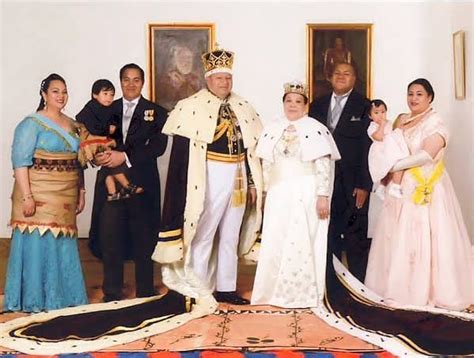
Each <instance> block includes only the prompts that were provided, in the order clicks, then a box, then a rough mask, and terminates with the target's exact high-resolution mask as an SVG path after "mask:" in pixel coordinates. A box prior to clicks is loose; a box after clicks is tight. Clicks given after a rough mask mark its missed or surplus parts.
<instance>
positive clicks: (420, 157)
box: [390, 149, 433, 173]
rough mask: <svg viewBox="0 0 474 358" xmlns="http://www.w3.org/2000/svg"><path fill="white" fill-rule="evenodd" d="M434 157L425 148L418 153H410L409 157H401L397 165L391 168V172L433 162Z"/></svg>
mask: <svg viewBox="0 0 474 358" xmlns="http://www.w3.org/2000/svg"><path fill="white" fill-rule="evenodd" d="M432 162H433V158H431V156H430V155H429V154H428V153H427V152H426V151H424V150H423V149H422V150H420V151H419V152H418V153H416V154H413V155H410V156H409V157H406V158H403V159H400V160H399V161H398V162H396V163H395V165H394V166H393V167H392V169H390V172H391V173H393V172H398V171H400V170H405V169H409V168H415V167H420V166H422V165H425V164H427V163H432Z"/></svg>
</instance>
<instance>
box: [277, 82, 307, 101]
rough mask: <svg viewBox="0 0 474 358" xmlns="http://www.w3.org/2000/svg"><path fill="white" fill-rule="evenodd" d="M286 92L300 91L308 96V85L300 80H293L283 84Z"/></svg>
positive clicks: (299, 92)
mask: <svg viewBox="0 0 474 358" xmlns="http://www.w3.org/2000/svg"><path fill="white" fill-rule="evenodd" d="M283 88H284V89H285V94H287V93H298V94H300V95H302V96H305V97H306V98H308V87H307V86H306V85H305V84H304V83H303V82H300V81H291V82H288V83H285V84H284V85H283Z"/></svg>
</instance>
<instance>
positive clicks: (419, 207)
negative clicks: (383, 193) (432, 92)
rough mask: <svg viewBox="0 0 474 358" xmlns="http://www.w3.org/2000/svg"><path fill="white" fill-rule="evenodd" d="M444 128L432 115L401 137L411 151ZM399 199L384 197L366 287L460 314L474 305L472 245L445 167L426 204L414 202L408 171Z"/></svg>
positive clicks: (428, 169)
mask: <svg viewBox="0 0 474 358" xmlns="http://www.w3.org/2000/svg"><path fill="white" fill-rule="evenodd" d="M435 133H437V134H440V135H441V136H442V137H443V138H444V139H445V141H446V144H448V132H447V129H446V127H445V125H444V123H443V121H442V119H441V117H440V116H439V114H437V113H436V112H434V111H433V112H431V113H429V114H427V115H426V117H425V118H424V119H423V120H422V121H421V122H420V123H419V124H418V125H417V126H415V127H413V128H410V129H406V130H404V132H403V134H404V137H405V141H406V143H407V145H408V148H409V150H410V153H416V152H418V151H419V150H420V149H421V148H422V145H423V141H424V140H425V139H426V138H427V137H429V136H431V135H433V134H435ZM444 153H445V148H443V149H442V150H441V151H440V152H439V153H438V155H437V156H436V158H435V159H434V161H433V163H428V164H425V165H423V166H422V167H421V171H422V173H423V176H424V178H430V177H432V175H433V170H434V169H435V168H436V167H437V165H438V164H439V163H440V162H441V161H442V160H443V157H444ZM438 168H439V167H438ZM401 185H402V191H403V198H402V199H396V198H388V200H387V201H385V202H384V208H383V211H382V212H381V218H380V220H379V223H378V225H377V227H376V230H375V235H374V237H373V242H372V247H371V251H370V255H369V263H368V266H367V276H366V281H365V284H366V285H367V287H369V288H371V289H372V290H373V291H374V292H375V293H377V294H379V295H380V296H382V297H384V298H385V299H386V300H388V301H394V302H396V303H399V304H402V305H415V306H437V307H442V308H447V309H454V310H462V309H464V308H466V307H468V306H469V305H470V304H472V303H473V302H474V297H473V290H472V287H471V286H472V284H473V278H472V275H473V270H472V268H471V264H472V262H471V243H470V240H469V237H468V234H467V230H466V227H465V225H464V221H463V218H462V213H461V209H460V207H459V203H458V200H457V198H456V194H455V192H454V189H453V185H452V183H451V180H450V178H449V175H448V173H447V171H446V169H444V170H443V171H442V174H441V176H440V177H439V179H438V180H437V181H435V183H434V184H433V187H432V188H433V190H432V194H431V197H430V198H429V202H428V203H427V204H417V203H415V202H414V197H413V195H414V192H415V188H416V187H417V186H418V185H419V183H418V181H417V180H416V179H415V176H414V175H413V174H412V173H411V172H410V171H406V172H405V174H404V176H403V180H402V184H401Z"/></svg>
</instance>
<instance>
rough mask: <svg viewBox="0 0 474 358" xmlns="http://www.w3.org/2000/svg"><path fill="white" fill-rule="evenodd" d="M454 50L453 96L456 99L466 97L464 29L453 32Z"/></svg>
mask: <svg viewBox="0 0 474 358" xmlns="http://www.w3.org/2000/svg"><path fill="white" fill-rule="evenodd" d="M453 51H454V96H455V97H456V99H464V98H466V65H465V46H464V31H462V30H460V31H457V32H455V33H454V34H453Z"/></svg>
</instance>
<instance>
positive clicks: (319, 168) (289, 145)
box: [252, 117, 339, 308]
mask: <svg viewBox="0 0 474 358" xmlns="http://www.w3.org/2000/svg"><path fill="white" fill-rule="evenodd" d="M298 122H299V123H298ZM290 125H291V126H293V127H295V130H290V129H288V128H286V129H284V130H283V131H282V133H281V132H279V131H276V132H275V131H273V130H272V129H271V128H270V129H269V130H267V131H265V130H264V134H263V136H262V137H261V139H260V142H259V145H258V146H257V154H258V155H259V156H261V157H263V158H264V159H263V169H264V172H263V173H264V184H265V185H264V186H265V188H266V190H267V196H266V200H265V212H264V218H265V219H264V221H263V231H262V242H261V248H260V254H259V257H258V264H257V272H256V275H255V282H254V286H253V292H252V304H271V305H275V306H279V307H287V308H303V307H317V306H319V305H321V303H322V300H323V296H324V288H325V285H324V280H325V278H324V276H325V271H326V250H327V231H328V220H327V219H326V220H320V219H319V218H318V215H317V212H316V201H317V198H318V196H319V195H322V196H329V194H330V184H329V178H330V168H331V166H330V163H331V159H330V157H331V155H332V156H334V157H338V155H339V154H338V153H337V149H335V144H334V147H333V148H334V151H332V150H333V148H332V147H331V144H330V141H332V138H330V134H329V133H327V134H325V132H327V129H326V128H325V127H324V126H322V125H320V124H319V123H317V122H316V120H314V119H312V118H309V117H303V118H302V119H300V120H298V121H295V122H288V121H286V126H290ZM315 126H316V127H315ZM318 133H320V134H318ZM309 134H311V135H315V136H316V138H314V137H313V138H311V139H310V138H309ZM273 138H279V139H278V141H277V142H276V143H275V145H274V146H272V145H270V146H271V148H273V161H272V162H271V161H269V160H268V159H269V158H268V155H266V154H265V152H266V151H268V149H267V148H266V147H267V141H269V142H270V143H271V141H272V140H273ZM302 141H306V143H304V144H303V143H302ZM309 142H312V145H313V146H314V147H318V148H309V150H308V146H305V144H306V145H307V143H309ZM318 143H319V144H318ZM331 143H333V141H332V142H331ZM305 149H306V157H308V152H310V151H311V150H313V155H311V154H309V155H310V156H311V158H310V160H304V159H306V158H305V156H304V155H303V154H302V153H303V151H304V150H305ZM316 151H319V154H315V152H316Z"/></svg>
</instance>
